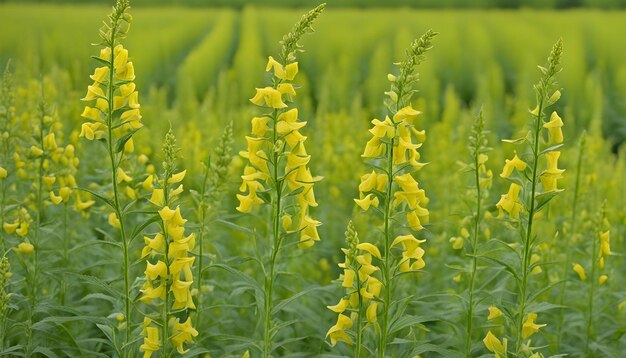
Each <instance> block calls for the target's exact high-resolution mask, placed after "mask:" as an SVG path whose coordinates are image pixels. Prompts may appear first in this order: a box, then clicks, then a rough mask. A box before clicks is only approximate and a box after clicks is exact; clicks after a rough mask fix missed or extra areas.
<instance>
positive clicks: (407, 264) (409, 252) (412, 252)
mask: <svg viewBox="0 0 626 358" xmlns="http://www.w3.org/2000/svg"><path fill="white" fill-rule="evenodd" d="M424 242H426V240H418V239H416V238H415V236H413V235H412V234H408V235H401V236H398V237H396V239H395V240H393V242H392V243H391V247H395V246H396V245H398V244H401V245H402V248H403V252H402V259H401V261H400V271H401V272H409V271H415V270H420V269H422V268H424V266H426V263H425V262H424V260H423V258H422V257H423V256H424V249H422V248H421V247H420V246H419V245H420V244H421V243H424Z"/></svg>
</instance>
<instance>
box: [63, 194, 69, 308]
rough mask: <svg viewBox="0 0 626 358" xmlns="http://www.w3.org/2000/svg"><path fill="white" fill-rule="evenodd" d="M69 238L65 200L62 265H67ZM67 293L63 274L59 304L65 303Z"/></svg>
mask: <svg viewBox="0 0 626 358" xmlns="http://www.w3.org/2000/svg"><path fill="white" fill-rule="evenodd" d="M68 241H69V238H68V235H67V201H64V202H63V265H64V267H70V266H69V264H70V263H69V254H68V251H69V243H68ZM66 294H67V281H66V280H65V275H62V276H61V305H65V298H66V297H65V296H66Z"/></svg>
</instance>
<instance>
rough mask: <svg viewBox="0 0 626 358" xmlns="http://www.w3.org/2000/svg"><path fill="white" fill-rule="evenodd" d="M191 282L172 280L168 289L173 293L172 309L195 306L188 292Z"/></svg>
mask: <svg viewBox="0 0 626 358" xmlns="http://www.w3.org/2000/svg"><path fill="white" fill-rule="evenodd" d="M192 284H193V282H192V281H181V280H175V281H174V283H173V284H172V287H171V289H170V291H172V292H173V293H174V304H173V305H172V309H175V310H177V309H185V308H191V309H195V308H196V306H195V304H194V303H193V298H192V296H191V293H190V292H189V291H190V288H191V285H192Z"/></svg>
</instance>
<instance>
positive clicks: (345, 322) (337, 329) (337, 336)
mask: <svg viewBox="0 0 626 358" xmlns="http://www.w3.org/2000/svg"><path fill="white" fill-rule="evenodd" d="M350 328H352V320H351V319H350V317H348V316H346V315H343V314H339V317H338V318H337V324H335V325H334V326H332V327H330V329H329V330H328V332H326V337H329V338H330V345H331V346H333V347H334V346H335V345H336V344H337V342H344V343H347V344H352V338H350V336H348V334H347V333H346V329H350Z"/></svg>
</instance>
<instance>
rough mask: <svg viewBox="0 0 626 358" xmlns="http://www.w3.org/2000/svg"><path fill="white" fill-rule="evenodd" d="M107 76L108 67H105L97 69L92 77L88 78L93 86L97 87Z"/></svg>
mask: <svg viewBox="0 0 626 358" xmlns="http://www.w3.org/2000/svg"><path fill="white" fill-rule="evenodd" d="M108 74H109V67H107V66H104V67H97V68H96V69H95V70H94V72H93V75H91V76H89V78H91V79H92V80H93V81H94V84H95V85H99V84H101V83H103V82H104V80H105V79H106V76H107V75H108Z"/></svg>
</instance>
